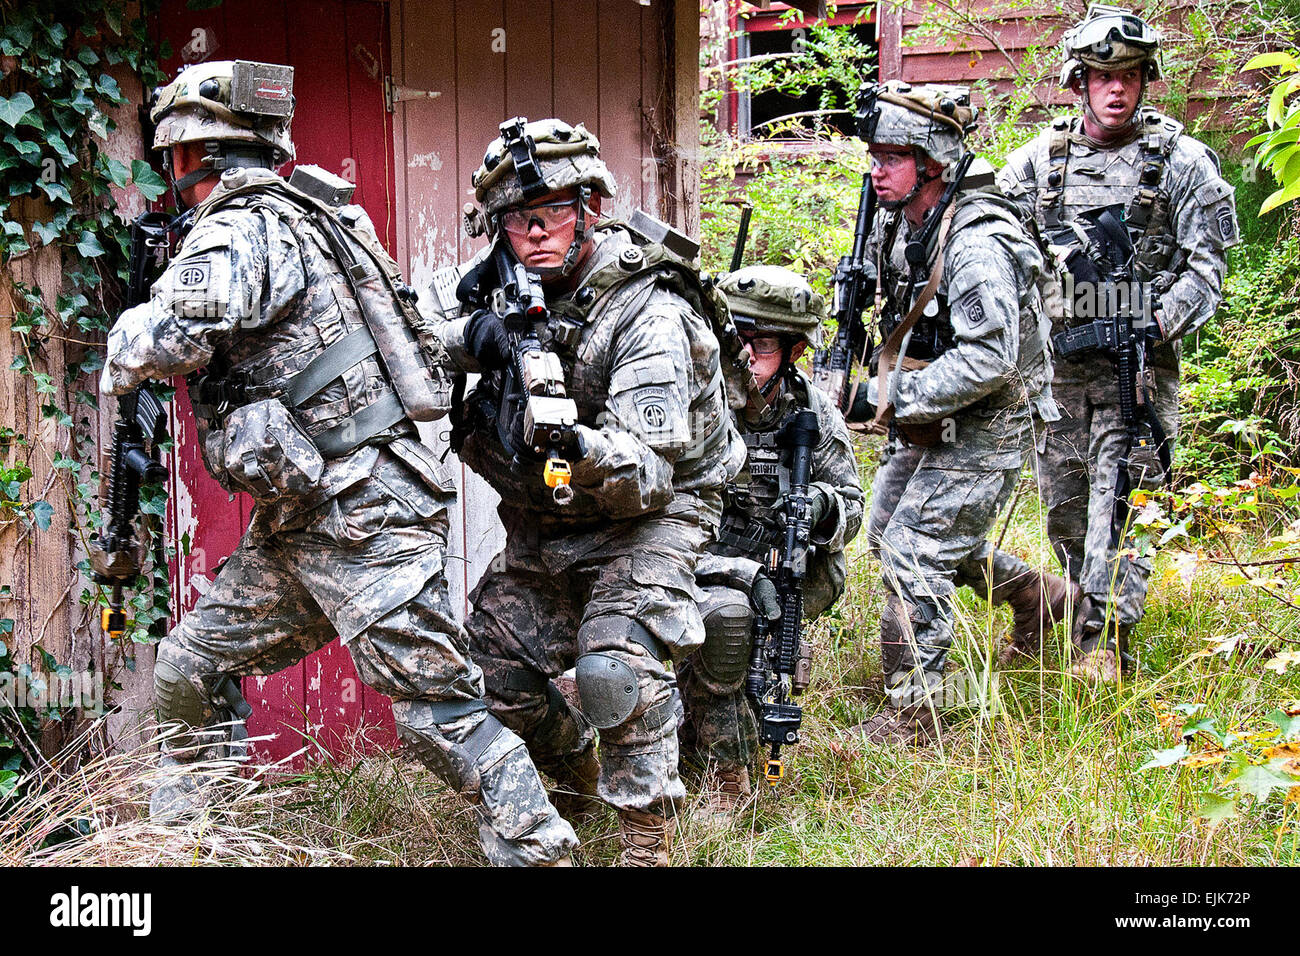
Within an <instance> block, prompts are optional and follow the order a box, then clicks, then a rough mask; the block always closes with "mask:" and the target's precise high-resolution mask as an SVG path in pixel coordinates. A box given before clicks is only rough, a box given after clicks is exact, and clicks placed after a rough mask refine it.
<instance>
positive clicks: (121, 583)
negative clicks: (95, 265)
mask: <svg viewBox="0 0 1300 956" xmlns="http://www.w3.org/2000/svg"><path fill="white" fill-rule="evenodd" d="M186 222H187V217H182V218H179V219H172V218H171V217H169V216H167V215H165V214H164V213H159V212H146V213H143V214H142V215H140V216H139V217H137V218H136V219H135V221H133V222H132V223H131V250H130V259H129V262H128V266H127V269H128V275H127V295H126V304H127V307H128V308H130V307H132V306H136V305H139V304H141V303H142V302H145V301H147V300H148V298H149V286H150V284H151V283H152V282H153V279H154V278H155V277H156V276H157V275H158V274H159V273H161V272H162V269H163V267H164V266H165V265H166V262H167V257H168V253H169V250H170V248H171V241H172V238H173V237H174V236H175V235H176V234H177V233H178V232H179V231H181V230H183V229H184V228H185V223H186ZM167 438H168V436H167V412H166V409H165V408H164V407H163V404H162V402H161V401H159V399H158V396H157V395H155V394H154V392H153V391H152V390H151V388H150V387H149V384H148V383H147V382H146V383H142V384H141V385H139V386H137V387H136V388H134V389H132V390H131V391H130V392H128V393H127V394H125V395H121V396H119V397H118V400H117V421H116V422H114V424H113V447H112V450H111V451H110V453H109V458H108V467H107V472H108V493H107V502H108V508H107V512H108V514H107V519H106V521H105V523H104V528H103V530H102V531H101V532H100V533H99V534H98V536H97V537H96V538H95V539H94V540H92V542H91V548H90V563H91V567H92V569H93V570H94V579H95V582H96V583H97V584H102V585H106V586H108V587H109V588H110V589H111V590H110V593H109V599H108V607H106V608H104V609H103V612H102V614H101V617H100V625H101V627H102V628H103V630H104V632H105V633H106V634H108V635H109V636H110V637H112V638H113V639H118V638H121V637H122V635H123V634H124V633H125V632H126V625H127V617H126V612H125V610H124V607H125V602H124V599H123V591H124V590H125V589H126V588H127V587H129V586H130V585H131V584H132V582H134V580H135V578H136V576H137V575H139V573H140V546H139V541H138V538H137V534H136V519H137V518H138V517H139V515H140V487H141V485H146V484H160V483H162V482H163V481H165V480H166V478H167V469H166V467H164V466H163V464H162V460H161V459H162V445H163V444H164V443H165V442H166V441H167ZM150 525H151V526H150V528H149V533H150V536H151V537H152V538H153V541H154V546H153V551H154V554H153V557H154V563H155V565H160V566H166V563H167V554H166V548H165V545H164V543H163V541H162V537H161V535H160V534H159V533H158V530H157V528H156V527H155V526H154V525H156V519H153V520H151V521H150ZM159 623H162V622H159ZM156 636H159V637H161V636H162V635H161V634H157V635H156Z"/></svg>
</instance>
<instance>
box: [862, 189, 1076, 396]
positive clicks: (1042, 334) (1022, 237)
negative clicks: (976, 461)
mask: <svg viewBox="0 0 1300 956" xmlns="http://www.w3.org/2000/svg"><path fill="white" fill-rule="evenodd" d="M954 204H955V207H956V208H955V210H954V212H953V218H952V225H951V227H950V228H949V232H948V244H951V243H952V242H954V241H955V239H956V237H957V236H958V235H959V234H960V233H961V232H962V231H963V230H966V229H969V228H971V227H973V226H975V225H977V224H983V225H984V226H985V227H986V229H988V230H989V233H988V234H989V235H990V236H991V237H1001V238H1002V239H1005V240H1006V241H1007V242H1008V243H1012V244H1016V243H1024V242H1028V243H1032V242H1033V239H1032V237H1030V236H1028V235H1027V234H1026V232H1025V230H1024V227H1023V226H1022V224H1021V222H1020V217H1019V215H1018V212H1017V210H1016V209H1015V207H1014V206H1013V205H1012V204H1011V202H1010V201H1009V200H1006V199H1004V198H1003V197H1002V196H1000V195H998V194H996V193H991V192H985V191H969V192H967V191H962V192H960V193H958V195H957V198H956V199H955V200H954ZM898 215H899V217H900V218H901V215H902V214H901V213H899V214H898ZM890 236H893V237H894V239H895V241H894V242H893V244H892V247H891V248H890V249H889V250H888V252H887V254H886V255H885V256H884V257H883V261H882V262H881V266H882V289H885V290H887V295H888V297H889V305H888V308H886V309H885V311H884V314H883V315H882V317H881V320H880V322H881V331H882V333H883V338H888V336H889V334H890V333H891V332H892V331H893V330H894V328H895V327H896V326H897V325H898V323H899V322H901V321H902V316H903V315H904V314H905V313H906V312H907V311H908V310H909V309H910V308H911V306H912V301H914V299H915V296H916V294H917V293H919V292H920V290H921V288H922V287H923V286H924V285H925V283H926V281H927V279H928V278H929V275H930V271H929V270H930V269H933V268H934V264H935V262H936V261H937V259H938V257H939V256H941V255H945V254H946V249H944V248H940V249H936V250H935V252H934V254H933V255H932V257H931V261H930V262H929V264H928V269H927V270H926V274H925V275H924V276H922V277H921V278H920V279H919V280H918V281H915V282H910V272H909V268H908V263H907V260H906V257H905V254H904V246H905V243H904V242H902V241H899V240H898V238H897V236H896V233H895V232H894V231H892V230H890V229H888V228H887V229H886V231H885V237H886V238H888V237H890ZM950 279H951V276H950V275H949V274H948V270H946V269H945V271H944V275H943V276H942V278H941V279H940V282H939V287H938V289H937V290H936V291H935V295H934V298H932V299H931V300H930V301H929V302H928V303H927V304H926V306H925V308H924V310H923V312H922V317H921V319H920V320H919V321H918V322H917V324H916V325H915V326H914V327H913V330H912V336H911V340H910V341H909V343H908V346H907V353H906V359H905V360H904V365H903V368H904V369H915V368H923V367H925V366H926V365H928V364H929V363H930V362H933V361H934V360H935V359H937V358H939V356H941V355H942V354H943V353H944V352H946V351H948V350H949V349H951V348H952V347H953V345H954V333H953V327H952V317H951V313H950V311H949V302H948V283H949V280H950ZM909 283H910V286H911V298H910V299H909V297H908V288H909ZM1036 283H1037V286H1038V289H1039V293H1040V297H1043V296H1047V295H1050V294H1052V291H1053V290H1054V289H1056V285H1055V282H1054V279H1053V277H1052V276H1051V275H1050V274H1048V273H1046V272H1045V271H1040V273H1039V275H1038V276H1037V278H1036ZM1019 313H1020V330H1019V332H1020V334H1019V338H1020V353H1019V356H1018V359H1019V360H1020V361H1023V363H1024V364H1023V365H1021V366H1019V374H1018V376H1017V377H1016V379H1017V380H1016V381H1015V382H1012V383H1008V386H1007V387H1005V388H1004V389H1002V390H999V391H998V392H995V393H993V394H992V395H989V396H987V397H985V398H983V399H981V400H980V401H979V402H977V403H975V404H974V405H972V406H970V407H969V410H970V411H973V412H975V413H976V414H980V413H985V414H987V413H992V412H994V411H996V410H998V409H1000V408H1004V407H1007V406H1009V405H1013V404H1019V403H1022V402H1024V401H1025V400H1026V398H1028V400H1029V402H1030V403H1031V404H1032V403H1033V401H1034V398H1035V397H1036V396H1037V395H1038V394H1039V393H1041V391H1042V390H1043V389H1045V388H1046V385H1047V383H1048V382H1049V381H1050V380H1051V377H1052V367H1051V358H1050V352H1049V351H1048V349H1049V345H1048V342H1049V338H1048V334H1049V330H1048V324H1047V320H1046V317H1045V316H1044V315H1043V313H1042V311H1041V310H1038V309H1029V308H1024V307H1021V308H1020V309H1019ZM882 340H883V339H882ZM874 363H875V360H874V359H873V365H874ZM873 374H874V368H873ZM1012 386H1015V388H1014V391H1015V392H1017V393H1016V394H1013V393H1012V392H1013V388H1012ZM1022 391H1023V394H1020V393H1019V392H1022Z"/></svg>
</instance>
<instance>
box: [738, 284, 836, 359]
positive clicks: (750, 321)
mask: <svg viewBox="0 0 1300 956" xmlns="http://www.w3.org/2000/svg"><path fill="white" fill-rule="evenodd" d="M718 291H719V292H721V293H722V295H723V297H724V298H725V299H726V300H727V307H728V308H729V309H730V310H731V315H732V318H733V319H734V320H735V322H736V327H737V328H740V329H745V330H752V331H755V332H771V333H775V334H778V335H791V336H794V337H795V338H798V339H802V340H803V341H805V342H807V343H808V344H809V345H811V346H813V347H814V348H816V347H817V346H818V345H819V344H820V342H819V332H820V329H821V324H822V319H824V318H825V317H826V300H825V299H824V298H822V295H821V293H819V292H816V291H814V289H813V287H812V286H811V285H809V284H808V280H807V279H805V278H804V277H803V276H801V275H799V274H798V273H797V272H792V271H790V270H789V269H783V268H781V267H780V266H765V265H758V266H745V267H744V268H743V269H737V270H736V271H735V272H731V273H728V274H727V275H725V276H723V277H722V278H721V279H720V280H718Z"/></svg>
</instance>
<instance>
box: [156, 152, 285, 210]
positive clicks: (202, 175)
mask: <svg viewBox="0 0 1300 956" xmlns="http://www.w3.org/2000/svg"><path fill="white" fill-rule="evenodd" d="M203 149H204V150H205V151H206V154H205V155H204V157H203V159H202V160H200V162H199V167H198V168H197V169H194V170H191V171H190V172H188V173H186V174H185V175H184V176H182V177H181V178H180V179H173V180H172V197H173V198H174V199H175V200H176V208H177V209H185V208H186V205H185V200H184V199H183V198H182V194H183V193H184V192H185V190H187V189H189V188H190V187H191V186H195V185H197V184H198V183H201V182H203V180H205V179H207V178H208V177H209V176H218V175H220V174H221V173H222V172H223V171H224V170H227V169H234V168H236V167H256V168H260V169H271V168H273V165H272V164H273V158H272V157H271V155H269V154H268V153H267V151H266V150H264V149H258V148H257V147H248V146H235V145H233V144H225V145H224V146H223V144H222V141H221V140H215V139H214V140H205V141H204V143H203ZM167 168H168V170H170V169H171V168H172V163H171V151H170V150H168V157H167Z"/></svg>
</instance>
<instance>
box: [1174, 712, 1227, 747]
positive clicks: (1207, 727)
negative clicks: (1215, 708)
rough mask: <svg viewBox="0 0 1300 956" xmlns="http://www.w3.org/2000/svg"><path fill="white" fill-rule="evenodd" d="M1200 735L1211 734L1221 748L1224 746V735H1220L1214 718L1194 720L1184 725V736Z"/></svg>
mask: <svg viewBox="0 0 1300 956" xmlns="http://www.w3.org/2000/svg"><path fill="white" fill-rule="evenodd" d="M1199 733H1204V734H1209V735H1210V736H1211V737H1213V738H1214V740H1215V742H1216V743H1218V745H1219V746H1220V747H1222V746H1223V734H1221V733H1219V728H1218V727H1216V726H1215V725H1214V719H1213V718H1211V717H1202V718H1201V719H1200V720H1193V721H1191V722H1189V723H1186V724H1184V725H1183V730H1182V736H1184V737H1195V736H1196V735H1197V734H1199Z"/></svg>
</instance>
